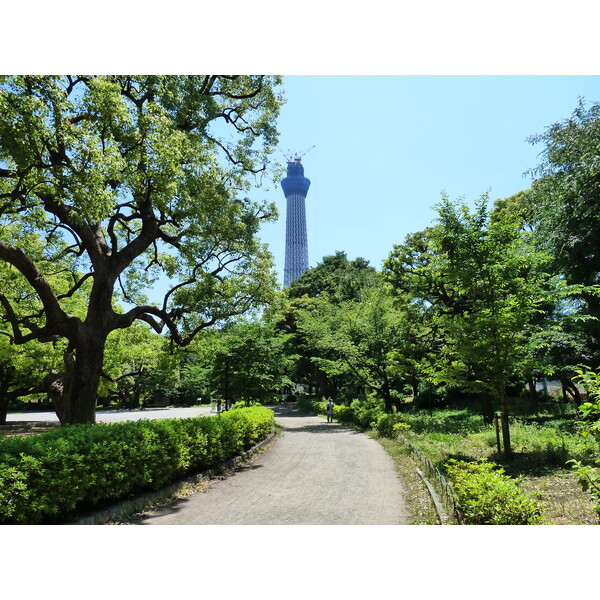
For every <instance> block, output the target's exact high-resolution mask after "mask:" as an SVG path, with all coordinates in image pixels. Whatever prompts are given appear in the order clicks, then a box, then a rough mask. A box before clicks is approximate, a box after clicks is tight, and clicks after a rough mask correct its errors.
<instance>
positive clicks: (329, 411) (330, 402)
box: [325, 397, 334, 423]
mask: <svg viewBox="0 0 600 600" xmlns="http://www.w3.org/2000/svg"><path fill="white" fill-rule="evenodd" d="M333 406H334V404H333V400H332V399H331V397H330V398H328V400H327V408H326V410H325V412H326V413H327V422H328V423H333Z"/></svg>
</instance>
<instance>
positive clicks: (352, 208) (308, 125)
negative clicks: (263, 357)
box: [257, 75, 600, 282]
mask: <svg viewBox="0 0 600 600" xmlns="http://www.w3.org/2000/svg"><path fill="white" fill-rule="evenodd" d="M284 89H285V93H286V97H287V103H286V104H285V106H284V107H283V109H282V112H281V116H280V119H279V131H280V134H281V135H280V148H281V149H282V150H283V151H284V152H287V151H288V150H290V151H291V152H301V151H304V150H306V149H307V148H310V147H311V146H312V145H315V148H313V149H312V150H311V151H310V152H308V153H307V154H306V155H305V156H304V158H303V159H302V164H303V165H304V170H305V175H306V177H308V178H309V179H310V180H311V187H310V190H309V193H308V196H307V200H306V218H307V229H308V251H309V264H310V266H315V265H316V264H317V263H318V262H320V261H321V260H322V258H323V256H326V255H329V254H333V253H334V252H335V251H336V250H344V251H345V252H346V253H347V254H348V257H349V258H351V259H352V258H356V257H358V256H362V257H364V258H366V259H368V260H369V261H370V263H371V264H372V265H373V266H375V267H377V268H380V267H381V265H382V262H383V260H384V259H385V258H386V257H387V256H388V254H389V253H390V251H391V250H392V248H393V246H394V244H397V243H401V242H403V241H404V238H405V237H406V235H407V234H408V233H412V232H416V231H419V230H421V229H423V228H425V227H427V226H428V225H429V224H430V223H431V222H432V219H433V218H434V217H435V211H434V209H433V206H434V204H436V203H437V202H438V201H439V200H440V198H441V193H442V192H443V191H445V192H446V193H447V194H448V195H449V196H450V197H451V198H452V199H456V198H459V197H461V196H464V198H465V199H466V200H467V201H469V202H473V201H474V200H475V199H477V198H478V197H479V196H480V195H481V194H484V193H486V192H487V193H489V197H490V201H493V200H495V199H496V198H504V197H507V196H509V195H511V194H514V193H516V192H518V191H520V190H523V189H526V188H528V187H529V186H530V184H531V177H530V176H527V175H524V173H525V172H526V171H527V170H528V169H531V168H534V167H535V166H536V165H537V164H538V155H539V153H540V152H541V150H542V147H541V146H539V145H532V144H530V143H529V142H528V141H527V138H528V137H529V136H531V135H534V134H537V133H542V132H543V131H544V130H545V129H546V127H548V126H550V125H551V124H552V123H554V122H556V121H560V120H563V119H565V118H568V117H569V116H570V115H571V114H572V112H573V110H574V109H575V107H576V106H577V103H578V98H579V97H583V98H584V99H585V100H586V102H588V103H592V102H600V77H599V76H574V75H571V76H569V75H567V76H525V75H522V76H491V75H489V76H450V75H448V76H392V75H389V76H374V75H371V76H358V75H354V76H352V75H350V76H326V75H320V76H305V75H295V76H289V77H285V78H284ZM278 159H279V160H281V161H282V162H284V159H283V156H282V154H281V153H279V154H278ZM257 197H260V198H265V199H268V200H269V201H274V202H276V203H277V206H278V208H279V211H280V218H279V220H278V222H277V223H275V224H267V225H265V226H264V227H263V230H262V238H263V239H264V241H266V242H267V243H268V244H269V246H270V248H271V251H272V252H273V254H274V256H275V260H276V267H277V270H278V272H279V281H280V282H281V281H282V279H283V264H284V253H285V208H286V206H285V204H286V201H285V197H284V195H283V191H282V190H281V188H280V187H278V188H274V189H271V190H270V191H267V192H263V193H259V194H258V195H257Z"/></svg>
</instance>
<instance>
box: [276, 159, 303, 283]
mask: <svg viewBox="0 0 600 600" xmlns="http://www.w3.org/2000/svg"><path fill="white" fill-rule="evenodd" d="M281 187H282V188H283V193H284V194H285V197H286V199H287V208H286V223H285V266H284V270H283V285H284V286H288V285H290V283H291V282H292V281H294V280H295V279H298V277H300V275H302V273H304V271H306V269H308V241H307V237H306V208H305V200H306V194H308V188H309V187H310V180H309V179H307V178H306V177H304V167H303V166H302V162H301V160H300V158H298V157H296V158H295V159H294V160H288V164H287V177H286V178H285V179H283V180H282V182H281Z"/></svg>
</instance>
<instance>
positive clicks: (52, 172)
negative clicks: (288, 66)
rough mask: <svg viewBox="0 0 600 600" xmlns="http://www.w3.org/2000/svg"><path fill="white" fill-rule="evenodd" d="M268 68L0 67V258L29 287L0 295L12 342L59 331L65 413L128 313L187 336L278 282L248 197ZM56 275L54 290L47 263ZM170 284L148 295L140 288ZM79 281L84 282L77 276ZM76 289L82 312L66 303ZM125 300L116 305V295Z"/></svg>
mask: <svg viewBox="0 0 600 600" xmlns="http://www.w3.org/2000/svg"><path fill="white" fill-rule="evenodd" d="M279 84H280V80H279V78H276V77H262V76H260V77H259V76H257V77H254V76H240V77H236V76H231V77H229V76H140V77H133V76H56V77H54V76H41V77H36V76H4V77H2V78H0V261H4V262H5V263H8V264H9V265H11V267H12V268H14V269H15V270H16V271H18V272H19V274H20V277H22V278H23V279H24V280H25V281H26V282H27V284H28V286H29V288H30V293H32V294H34V295H35V296H36V297H37V300H38V301H39V304H40V307H41V308H40V310H39V311H38V313H37V314H36V315H35V318H34V317H33V316H32V315H31V314H27V313H24V312H23V311H21V310H20V307H19V306H18V305H17V304H15V303H14V302H11V300H10V298H9V297H8V295H7V294H6V293H0V306H1V308H2V314H1V318H2V319H3V320H4V321H5V323H7V324H8V325H9V327H10V332H11V333H10V334H11V336H12V339H13V341H14V342H15V343H17V344H22V343H26V342H28V341H31V340H41V341H48V340H52V339H57V338H65V339H66V340H67V342H68V351H67V353H66V355H65V373H64V380H63V384H64V387H63V394H62V400H63V401H64V402H63V405H62V407H59V406H58V405H57V410H58V411H59V416H61V420H62V421H63V422H65V423H74V422H91V421H93V420H94V406H95V399H96V393H97V387H98V380H99V375H100V371H101V368H102V359H103V351H104V343H105V340H106V338H107V336H108V334H109V333H110V332H111V331H114V330H115V329H121V328H127V327H129V326H130V325H131V324H132V323H133V322H134V321H136V320H141V321H145V322H146V323H148V324H150V325H151V326H152V327H153V328H154V329H155V330H156V331H157V332H162V331H168V333H169V335H170V337H171V338H172V339H173V340H174V341H175V342H177V343H179V344H187V343H189V342H190V341H191V339H193V337H194V336H195V335H196V334H197V333H198V332H199V331H200V330H202V329H204V328H206V327H208V326H210V325H213V324H215V323H219V322H221V321H224V320H227V319H228V318H229V317H231V316H232V315H237V314H242V313H244V312H246V311H247V310H249V309H251V308H252V307H254V306H256V305H257V304H260V303H261V302H264V301H266V300H267V299H268V297H269V293H271V291H272V289H273V288H274V276H273V273H272V271H271V262H270V255H269V254H268V252H267V250H266V248H265V247H264V246H263V245H262V244H261V243H259V241H258V239H257V236H256V233H257V231H258V228H259V226H260V223H261V221H262V220H264V219H269V218H272V217H273V216H274V214H275V212H274V207H273V206H269V205H266V204H262V203H256V202H252V201H250V200H249V199H247V198H245V197H244V194H245V193H246V192H247V191H248V190H249V188H250V186H251V184H252V182H256V183H257V184H259V183H261V181H262V177H263V175H265V174H266V173H267V169H268V165H269V160H268V159H269V155H270V153H271V152H272V151H273V148H274V145H275V144H276V140H277V131H276V129H275V119H276V117H277V115H278V112H279V107H280V104H281V102H282V99H281V97H280V95H279V94H278V92H277V86H278V85H279ZM57 270H60V271H62V272H64V274H65V276H64V277H63V282H64V281H67V282H68V286H67V287H66V288H64V287H63V288H61V289H57V287H56V286H55V285H54V283H53V281H51V274H52V273H54V272H56V271H57ZM159 278H160V279H161V282H163V283H164V282H168V285H167V286H166V290H165V293H164V294H163V295H162V297H161V299H159V300H158V301H153V302H149V301H148V298H147V297H146V296H145V294H144V292H145V291H147V290H149V289H151V288H152V286H153V285H154V284H155V283H156V282H157V281H158V280H159ZM86 286H87V287H86ZM84 289H85V297H86V298H85V304H84V310H83V313H82V314H74V313H72V312H70V311H69V310H68V308H67V307H66V305H65V302H64V301H65V300H66V299H67V298H71V297H72V296H74V295H75V294H76V293H78V292H80V291H83V290H84ZM117 298H120V299H122V300H124V301H126V302H127V304H128V309H127V310H124V311H120V312H119V311H117V310H115V308H114V301H115V299H117Z"/></svg>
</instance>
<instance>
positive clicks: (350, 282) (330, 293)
mask: <svg viewBox="0 0 600 600" xmlns="http://www.w3.org/2000/svg"><path fill="white" fill-rule="evenodd" d="M376 277H377V275H376V270H375V268H374V267H372V266H370V265H369V261H367V260H365V259H364V258H360V257H359V258H356V259H354V260H348V257H347V256H346V253H345V252H341V251H338V252H336V253H335V254H334V255H332V256H325V257H323V260H322V261H321V262H320V263H319V264H318V265H317V266H316V267H312V268H310V269H307V270H306V271H305V272H304V273H303V274H302V275H301V276H300V277H299V278H298V279H296V280H295V281H292V283H291V284H290V286H289V288H287V290H286V293H287V295H288V297H289V298H301V297H302V296H308V297H310V298H317V297H321V298H326V299H327V300H328V301H329V302H332V303H334V304H339V303H340V302H346V301H348V300H358V298H359V296H360V292H361V290H363V289H364V288H368V287H371V286H372V285H373V284H374V281H375V279H376Z"/></svg>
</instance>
